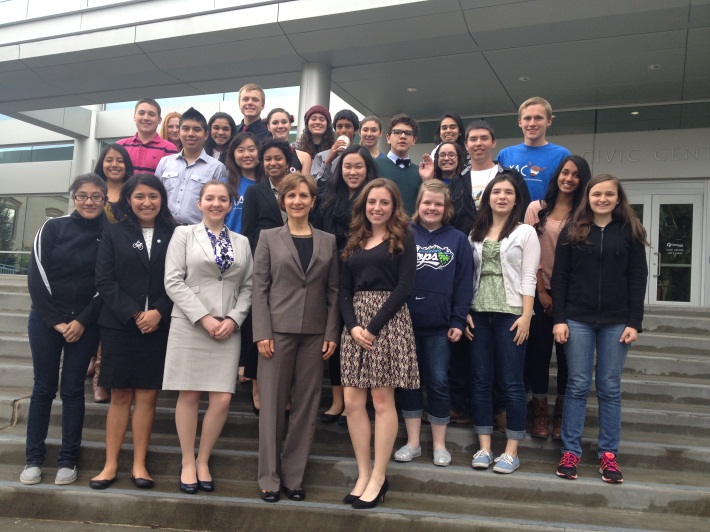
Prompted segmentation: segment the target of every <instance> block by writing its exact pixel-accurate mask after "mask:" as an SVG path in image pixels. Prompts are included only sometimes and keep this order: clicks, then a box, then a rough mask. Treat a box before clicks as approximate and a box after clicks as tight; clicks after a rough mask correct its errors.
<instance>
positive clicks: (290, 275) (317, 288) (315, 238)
mask: <svg viewBox="0 0 710 532" xmlns="http://www.w3.org/2000/svg"><path fill="white" fill-rule="evenodd" d="M315 194H316V183H315V181H314V180H313V178H312V177H311V176H309V175H308V176H307V175H303V174H289V175H288V176H286V177H285V178H284V179H283V181H282V182H281V184H280V186H279V205H280V207H281V209H283V210H284V211H285V212H286V214H287V215H288V222H287V224H286V225H284V226H283V227H277V228H274V229H266V230H264V231H262V232H261V236H260V237H259V244H258V245H257V247H256V252H255V254H254V298H253V309H252V315H253V327H254V341H255V342H256V344H257V349H258V351H259V354H260V355H261V356H262V357H263V358H262V359H261V360H260V361H259V368H258V370H257V379H258V381H259V387H260V397H261V412H260V416H259V488H260V496H261V498H262V499H263V500H264V501H266V502H276V501H278V500H279V498H280V495H279V491H280V490H281V489H283V490H284V492H285V493H286V496H287V497H288V498H289V499H292V500H294V501H302V500H304V499H305V497H306V494H305V491H304V490H303V474H304V472H305V469H306V463H307V462H308V455H309V454H310V450H311V444H312V442H313V433H314V432H315V426H316V418H317V416H318V405H319V403H320V393H321V383H322V381H323V360H326V359H328V358H329V357H330V356H331V355H332V354H333V351H334V350H335V347H336V344H337V341H338V338H339V330H340V315H339V311H338V258H337V248H336V244H335V237H334V236H333V235H331V234H328V233H325V232H323V231H319V230H317V229H314V228H313V227H312V226H311V225H310V224H309V223H308V214H309V213H310V211H311V209H312V208H313V206H314V205H315ZM289 397H290V398H291V402H292V403H291V416H290V421H289V430H288V432H287V433H286V403H287V402H288V399H289ZM284 435H285V440H284ZM282 442H283V447H282Z"/></svg>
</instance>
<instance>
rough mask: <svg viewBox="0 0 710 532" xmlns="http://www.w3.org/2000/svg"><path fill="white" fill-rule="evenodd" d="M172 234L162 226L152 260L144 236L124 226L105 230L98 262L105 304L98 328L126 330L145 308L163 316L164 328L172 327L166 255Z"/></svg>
mask: <svg viewBox="0 0 710 532" xmlns="http://www.w3.org/2000/svg"><path fill="white" fill-rule="evenodd" d="M171 237H172V230H167V229H165V228H163V227H161V226H160V225H157V226H156V227H155V230H154V232H153V243H152V246H151V253H150V259H149V258H148V250H147V249H146V244H145V240H143V233H142V232H140V231H136V230H135V229H132V228H130V227H129V226H127V225H125V224H123V223H117V224H111V225H109V226H107V227H106V230H105V231H104V234H103V237H102V239H101V245H100V246H99V254H98V257H97V259H96V289H97V290H98V292H99V295H100V296H101V299H102V300H103V303H104V304H103V306H102V307H101V314H100V315H99V322H98V323H99V325H101V326H103V327H111V328H114V329H125V328H127V327H129V326H130V325H131V324H132V323H133V315H134V314H135V313H136V312H138V311H139V310H143V309H144V308H145V299H146V295H147V296H148V308H149V309H156V310H157V311H158V312H160V316H161V320H160V324H161V326H167V325H168V324H169V323H170V312H171V310H172V308H173V302H172V301H171V300H170V298H169V297H168V296H167V294H166V293H165V283H164V281H163V278H164V277H165V252H166V251H167V249H168V243H169V242H170V238H171Z"/></svg>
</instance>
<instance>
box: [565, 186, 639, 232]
mask: <svg viewBox="0 0 710 532" xmlns="http://www.w3.org/2000/svg"><path fill="white" fill-rule="evenodd" d="M605 181H611V182H613V183H614V184H615V185H616V190H617V193H618V197H619V202H618V203H617V204H616V207H614V210H613V211H612V213H611V217H612V219H613V220H614V221H617V222H619V223H621V225H622V226H624V225H628V226H630V227H631V238H633V239H634V240H636V241H637V242H640V243H641V244H643V245H645V246H647V245H648V241H647V240H646V229H644V227H643V225H641V222H640V221H639V219H638V217H637V216H636V213H635V212H634V210H633V209H632V208H631V205H629V200H628V198H627V197H626V192H624V188H623V187H622V186H621V182H620V181H619V179H618V178H617V177H616V176H613V175H611V174H601V175H598V176H596V177H593V178H592V179H591V180H590V181H589V183H588V184H587V186H586V188H585V189H584V196H583V198H582V202H581V203H580V204H579V207H577V210H576V211H574V215H573V216H572V220H571V221H570V222H569V230H568V231H569V232H568V234H567V242H568V243H570V244H571V245H574V246H582V245H586V244H588V243H589V240H588V237H589V231H590V230H591V229H592V224H593V223H594V212H592V208H591V206H590V204H589V193H590V192H591V190H592V188H594V187H595V186H597V185H598V184H599V183H604V182H605Z"/></svg>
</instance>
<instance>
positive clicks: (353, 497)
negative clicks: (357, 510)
mask: <svg viewBox="0 0 710 532" xmlns="http://www.w3.org/2000/svg"><path fill="white" fill-rule="evenodd" d="M359 498H360V497H358V496H357V495H353V494H352V493H348V494H347V495H346V496H345V497H343V502H344V503H345V504H352V503H354V502H355V501H356V500H358V499H359Z"/></svg>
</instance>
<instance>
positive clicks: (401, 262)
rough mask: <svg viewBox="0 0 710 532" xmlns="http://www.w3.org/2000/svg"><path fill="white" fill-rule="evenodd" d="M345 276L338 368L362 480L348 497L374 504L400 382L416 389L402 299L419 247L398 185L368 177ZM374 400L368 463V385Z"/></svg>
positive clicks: (382, 488)
mask: <svg viewBox="0 0 710 532" xmlns="http://www.w3.org/2000/svg"><path fill="white" fill-rule="evenodd" d="M350 235H351V236H350V239H349V241H348V243H347V245H346V246H345V249H344V251H343V260H344V264H343V269H342V272H341V277H340V295H339V299H340V311H341V312H342V314H343V319H344V322H345V329H344V330H343V337H342V350H341V360H340V364H341V374H342V383H343V387H344V388H345V411H346V413H347V418H348V430H349V431H350V439H351V441H352V443H353V449H354V451H355V459H356V460H357V466H358V479H357V482H356V483H355V487H354V488H353V489H352V491H351V492H350V493H349V494H348V495H346V496H345V498H344V499H343V502H345V503H348V504H352V505H353V508H373V507H375V506H377V503H378V502H379V501H380V499H381V500H383V501H384V496H385V493H386V492H387V490H388V489H389V483H388V482H387V478H386V476H385V473H386V470H387V462H389V459H390V456H391V454H392V449H393V447H394V441H395V439H396V437H397V428H398V422H397V410H396V408H395V404H394V389H395V388H418V387H419V372H418V369H417V358H416V349H415V346H414V333H413V330H412V320H411V318H410V317H409V311H408V310H407V306H406V304H405V301H406V299H407V297H408V296H409V294H410V293H411V291H412V288H413V286H414V274H415V271H416V261H417V250H416V244H415V241H414V235H413V234H412V232H411V230H410V229H409V226H408V219H407V216H406V214H405V213H404V210H403V208H402V197H401V195H400V193H399V189H398V188H397V185H395V184H394V183H393V182H392V181H390V180H389V179H381V178H378V179H374V180H373V181H371V182H370V183H368V184H367V185H366V186H365V188H364V189H363V191H362V193H361V194H360V196H359V197H358V199H357V200H356V202H355V205H354V207H353V219H352V222H351V224H350ZM368 388H369V389H370V390H371V392H370V393H371V394H372V402H373V405H374V407H375V463H374V466H373V465H372V464H371V462H370V433H371V429H370V419H369V417H368V415H367V410H366V408H365V405H366V403H367V389H368Z"/></svg>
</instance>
